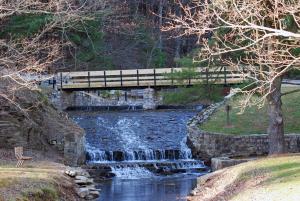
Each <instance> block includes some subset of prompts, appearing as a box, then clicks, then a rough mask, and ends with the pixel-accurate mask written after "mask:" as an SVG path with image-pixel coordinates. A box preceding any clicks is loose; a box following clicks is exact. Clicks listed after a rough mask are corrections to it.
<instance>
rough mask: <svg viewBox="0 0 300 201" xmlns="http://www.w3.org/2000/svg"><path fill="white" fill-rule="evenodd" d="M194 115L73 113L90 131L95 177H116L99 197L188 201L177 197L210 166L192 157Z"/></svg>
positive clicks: (90, 159) (89, 150)
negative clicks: (190, 130) (190, 139)
mask: <svg viewBox="0 0 300 201" xmlns="http://www.w3.org/2000/svg"><path fill="white" fill-rule="evenodd" d="M195 114H196V112H195V111H187V110H173V111H171V110H165V111H150V112H149V111H147V112H138V111H119V112H101V113H100V112H71V113H70V115H71V116H72V117H73V119H74V120H75V121H76V122H77V123H78V124H79V125H80V126H81V127H82V128H84V129H85V131H86V142H87V144H86V150H87V159H88V166H91V167H92V168H91V169H93V170H94V172H95V175H94V177H95V178H111V177H113V178H114V179H113V180H112V183H109V184H103V185H102V186H101V188H102V189H104V190H103V191H102V198H101V199H100V201H159V200H164V201H174V200H180V201H181V200H182V201H186V199H185V198H182V199H181V198H180V199H179V198H178V196H180V197H181V196H185V195H187V194H188V192H189V190H190V189H192V188H193V187H194V186H195V184H196V183H195V182H196V179H195V178H196V175H200V174H203V171H204V170H206V167H205V166H204V165H203V163H202V161H197V160H193V159H192V154H191V150H190V149H189V148H188V146H187V145H186V140H187V128H186V123H187V121H188V120H189V119H190V118H192V117H193V116H194V115H195ZM166 175H168V176H166ZM170 175H172V177H171V176H170ZM174 185H175V186H174ZM173 186H174V188H173ZM149 188H152V190H150V189H149ZM146 189H147V190H146ZM148 189H149V192H148ZM163 189H165V190H163ZM161 190H163V191H161ZM120 192H124V193H123V194H122V193H121V194H120ZM140 195H141V196H143V199H141V196H140Z"/></svg>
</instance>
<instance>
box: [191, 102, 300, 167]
mask: <svg viewBox="0 0 300 201" xmlns="http://www.w3.org/2000/svg"><path fill="white" fill-rule="evenodd" d="M229 98H230V96H228V97H226V98H225V99H224V101H222V102H219V103H216V104H213V105H211V106H209V107H208V108H206V109H205V110H203V111H202V112H201V113H199V114H197V115H196V116H195V117H194V118H193V119H191V120H190V122H189V123H188V139H187V144H188V146H189V147H190V148H191V149H192V154H193V157H195V158H197V159H202V160H205V161H210V159H211V158H214V157H222V156H224V157H251V156H262V155H267V154H268V150H269V138H268V135H260V134H259V135H239V136H235V135H226V134H220V133H210V132H206V131H202V130H201V129H200V128H199V125H201V124H202V123H204V122H205V121H206V120H208V119H209V117H210V116H211V115H212V114H213V113H214V112H215V111H217V109H218V108H220V107H222V106H224V105H225V103H226V101H227V100H229ZM285 141H286V149H287V150H286V151H287V152H289V153H296V152H300V135H298V134H288V135H285Z"/></svg>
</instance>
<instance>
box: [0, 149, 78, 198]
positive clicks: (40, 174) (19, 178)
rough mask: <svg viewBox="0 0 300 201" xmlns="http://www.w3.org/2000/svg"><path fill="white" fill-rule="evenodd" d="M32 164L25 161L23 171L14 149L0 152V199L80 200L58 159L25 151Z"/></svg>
mask: <svg viewBox="0 0 300 201" xmlns="http://www.w3.org/2000/svg"><path fill="white" fill-rule="evenodd" d="M25 153H26V154H27V156H33V161H30V162H29V161H26V162H25V164H24V166H23V167H22V168H15V165H16V163H17V161H16V159H15V157H14V153H13V150H10V149H0V200H1V201H7V200H9V201H11V200H21V201H27V200H28V201H29V200H30V201H32V200H34V201H44V200H47V201H56V200H65V201H68V200H72V201H80V200H81V199H79V197H78V196H77V195H76V193H75V191H74V183H73V181H72V179H71V178H70V177H68V176H66V175H65V174H64V171H65V170H66V168H67V167H66V166H65V165H63V164H62V163H60V162H61V161H62V160H63V159H62V158H60V157H53V156H52V157H50V156H47V155H45V153H42V152H38V151H27V152H25Z"/></svg>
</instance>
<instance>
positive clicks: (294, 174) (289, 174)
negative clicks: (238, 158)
mask: <svg viewBox="0 0 300 201" xmlns="http://www.w3.org/2000/svg"><path fill="white" fill-rule="evenodd" d="M266 174H270V175H271V176H270V177H268V178H266V180H264V181H263V183H264V184H269V183H272V182H274V181H275V180H279V179H280V180H281V182H284V181H290V180H291V179H293V178H294V179H296V178H298V177H299V180H300V163H298V162H287V163H284V164H279V165H272V166H266V167H261V168H257V169H253V170H250V171H247V172H244V173H242V174H241V175H240V177H239V181H246V180H249V179H251V178H256V177H259V176H264V175H266Z"/></svg>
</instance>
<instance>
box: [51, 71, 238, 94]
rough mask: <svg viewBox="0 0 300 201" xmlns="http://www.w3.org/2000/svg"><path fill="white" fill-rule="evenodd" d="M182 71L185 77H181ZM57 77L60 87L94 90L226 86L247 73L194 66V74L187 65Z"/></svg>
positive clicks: (66, 73) (68, 74) (83, 72)
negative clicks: (202, 85)
mask: <svg viewBox="0 0 300 201" xmlns="http://www.w3.org/2000/svg"><path fill="white" fill-rule="evenodd" d="M180 72H181V73H182V76H178V74H180ZM177 77H179V79H178V78H177ZM180 77H181V78H180ZM56 80H57V81H58V82H59V83H57V84H58V88H59V89H61V90H93V89H123V88H146V87H172V86H183V85H188V86H192V85H196V84H200V83H205V84H208V83H213V84H225V85H227V84H236V83H242V82H243V80H244V74H241V73H239V72H235V71H232V70H229V69H227V68H225V67H220V68H214V69H210V68H195V69H193V71H192V73H191V71H190V72H189V71H188V70H186V69H185V68H157V69H134V70H107V71H81V72H61V73H59V74H58V75H57V78H56Z"/></svg>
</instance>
